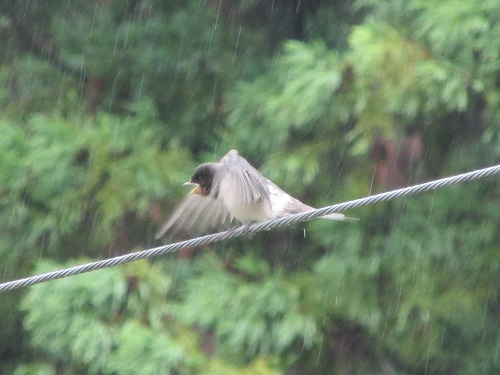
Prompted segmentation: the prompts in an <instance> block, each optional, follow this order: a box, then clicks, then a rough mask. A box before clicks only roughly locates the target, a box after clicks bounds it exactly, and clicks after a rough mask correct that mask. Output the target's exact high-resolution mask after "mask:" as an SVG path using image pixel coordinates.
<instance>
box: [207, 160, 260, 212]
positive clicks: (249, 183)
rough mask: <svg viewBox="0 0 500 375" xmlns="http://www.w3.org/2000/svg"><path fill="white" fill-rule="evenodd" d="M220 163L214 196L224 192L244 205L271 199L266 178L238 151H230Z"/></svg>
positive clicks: (214, 186)
mask: <svg viewBox="0 0 500 375" xmlns="http://www.w3.org/2000/svg"><path fill="white" fill-rule="evenodd" d="M219 163H220V167H219V169H218V170H217V172H216V173H215V176H214V181H213V186H212V193H213V194H214V196H218V194H222V195H223V197H224V199H229V200H231V201H236V202H240V203H241V204H244V205H250V204H253V203H257V202H262V201H266V200H267V201H269V189H268V187H267V183H266V178H265V177H264V176H262V174H261V173H260V172H259V171H258V170H257V169H255V168H254V167H252V166H251V165H250V163H249V162H248V161H247V160H246V159H245V158H243V157H241V156H240V155H239V154H238V151H236V150H231V151H229V152H228V153H227V154H226V155H224V157H223V158H222V159H221V160H220V162H219Z"/></svg>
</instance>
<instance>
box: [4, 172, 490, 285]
mask: <svg viewBox="0 0 500 375" xmlns="http://www.w3.org/2000/svg"><path fill="white" fill-rule="evenodd" d="M498 174H500V165H497V166H493V167H489V168H484V169H479V170H476V171H472V172H468V173H463V174H460V175H456V176H452V177H447V178H442V179H439V180H435V181H430V182H426V183H423V184H419V185H414V186H410V187H406V188H402V189H398V190H393V191H388V192H385V193H381V194H376V195H372V196H368V197H365V198H360V199H356V200H353V201H348V202H344V203H338V204H334V205H332V206H327V207H323V208H317V209H314V210H311V211H308V212H303V213H300V214H295V215H290V216H286V217H282V218H279V219H275V220H270V221H266V222H262V223H257V224H253V225H251V226H250V227H248V228H245V227H243V226H242V227H239V228H236V229H232V230H228V231H225V232H219V233H214V234H210V235H206V236H202V237H197V238H193V239H190V240H187V241H182V242H176V243H173V244H169V245H164V246H159V247H155V248H152V249H148V250H143V251H139V252H135V253H131V254H126V255H121V256H117V257H114V258H109V259H104V260H99V261H95V262H91V263H86V264H82V265H80V266H75V267H71V268H66V269H62V270H57V271H53V272H48V273H44V274H41V275H37V276H31V277H27V278H24V279H19V280H14V281H8V282H5V283H2V284H0V292H6V291H8V290H13V289H18V288H23V287H27V286H31V285H35V284H40V283H43V282H47V281H51V280H56V279H61V278H64V277H69V276H74V275H79V274H81V273H85V272H90V271H95V270H98V269H102V268H107V267H113V266H117V265H120V264H125V263H129V262H133V261H136V260H139V259H145V258H153V257H157V256H160V255H165V254H169V253H173V252H176V251H179V250H182V249H186V248H189V247H196V246H201V245H206V244H209V243H214V242H220V241H224V240H227V239H231V238H235V237H239V236H241V235H244V234H249V235H252V234H254V233H257V232H261V231H264V230H271V229H274V228H279V227H284V226H287V225H291V224H295V223H298V222H301V221H306V220H311V219H314V218H318V217H321V216H324V215H328V214H332V213H335V212H342V211H346V210H349V209H353V208H358V207H362V206H367V205H370V204H374V203H378V202H385V201H389V200H391V199H395V198H401V197H406V196H409V195H414V194H418V193H423V192H426V191H431V190H436V189H439V188H441V187H444V186H449V185H455V184H459V183H463V182H466V181H472V180H477V179H480V178H484V177H488V176H493V175H498Z"/></svg>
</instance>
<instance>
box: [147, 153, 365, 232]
mask: <svg viewBox="0 0 500 375" xmlns="http://www.w3.org/2000/svg"><path fill="white" fill-rule="evenodd" d="M184 185H191V186H194V189H193V190H192V191H191V192H190V193H189V194H188V195H187V197H186V198H185V199H184V200H183V201H182V202H181V203H180V204H179V206H178V207H177V208H176V209H175V210H174V212H173V213H172V215H171V216H170V217H169V219H168V220H167V221H166V223H165V224H164V225H163V226H162V227H161V229H160V230H159V231H158V232H157V234H156V239H160V238H161V237H163V236H164V235H165V234H167V233H168V234H170V235H174V234H178V233H180V232H184V233H193V232H195V231H206V230H214V229H219V228H222V227H224V226H227V225H228V224H231V223H232V222H233V221H234V219H236V220H238V221H239V222H241V223H242V224H243V225H245V226H247V227H248V226H249V225H250V224H252V223H258V222H263V221H268V220H273V219H277V218H280V217H284V216H288V215H291V214H296V213H301V212H306V211H311V210H313V209H314V208H313V207H311V206H308V205H306V204H304V203H302V202H301V201H299V200H298V199H296V198H294V197H292V196H291V195H289V194H288V193H286V192H285V191H283V190H282V189H281V188H279V187H278V186H277V185H276V184H275V183H274V182H272V181H271V180H269V179H268V178H266V177H264V176H263V175H262V174H261V173H260V172H259V171H258V170H257V169H255V168H254V167H253V166H252V165H251V164H250V163H249V162H248V161H247V160H246V159H245V158H244V157H242V156H241V155H240V154H239V153H238V151H237V150H234V149H233V150H230V151H229V152H228V153H227V154H226V155H224V157H222V159H221V160H220V161H218V162H214V163H203V164H200V165H199V166H198V167H197V168H196V170H195V171H194V173H193V175H192V177H191V179H190V180H189V181H188V182H186V183H185V184H184ZM321 218H322V219H328V220H337V221H354V220H357V219H356V218H352V217H347V216H344V215H343V214H340V213H333V214H329V215H325V216H322V217H321Z"/></svg>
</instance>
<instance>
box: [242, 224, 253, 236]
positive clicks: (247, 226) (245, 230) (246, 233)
mask: <svg viewBox="0 0 500 375" xmlns="http://www.w3.org/2000/svg"><path fill="white" fill-rule="evenodd" d="M251 225H252V223H248V224H245V225H244V226H243V235H244V236H245V237H248V238H250V239H251V238H253V236H254V234H255V233H252V232H250V226H251Z"/></svg>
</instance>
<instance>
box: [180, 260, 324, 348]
mask: <svg viewBox="0 0 500 375" xmlns="http://www.w3.org/2000/svg"><path fill="white" fill-rule="evenodd" d="M197 266H198V268H199V269H200V276H199V277H196V278H192V279H190V280H188V281H187V285H186V296H185V300H184V301H183V304H182V305H180V306H179V307H178V310H177V312H176V315H177V316H178V318H179V319H180V320H182V321H184V322H186V323H188V324H193V323H195V324H197V325H200V326H202V327H204V328H207V329H213V330H214V332H215V334H216V335H217V337H218V338H219V340H221V344H222V345H221V347H220V350H221V351H222V352H225V353H229V354H231V355H232V356H236V357H241V356H249V355H254V354H255V353H259V354H261V355H262V354H264V355H266V354H270V353H280V354H285V355H286V354H287V352H288V350H289V348H290V347H291V346H292V345H293V344H294V343H297V342H301V345H303V346H304V347H305V348H310V347H311V346H312V345H313V344H314V343H315V341H316V340H317V334H318V331H317V326H316V324H315V322H314V320H313V319H312V317H311V316H310V315H309V314H308V313H307V312H305V311H303V307H302V306H301V305H300V293H299V290H298V288H297V287H294V285H293V282H291V280H289V279H287V278H286V277H285V276H284V275H281V274H280V272H279V271H277V270H276V269H274V270H271V269H270V268H269V266H268V265H267V264H266V263H265V262H263V261H260V260H258V259H256V258H254V257H252V256H250V255H248V256H246V257H244V258H242V259H240V260H239V261H238V263H237V266H238V268H239V269H241V271H242V272H243V273H244V274H243V276H244V277H238V276H237V275H231V274H229V273H227V272H224V270H223V269H221V266H220V263H219V261H218V259H217V258H215V257H213V256H204V257H202V258H200V259H199V260H198V261H197ZM249 279H250V280H251V279H255V280H254V281H253V282H250V281H248V280H249ZM245 280H247V281H245Z"/></svg>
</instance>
